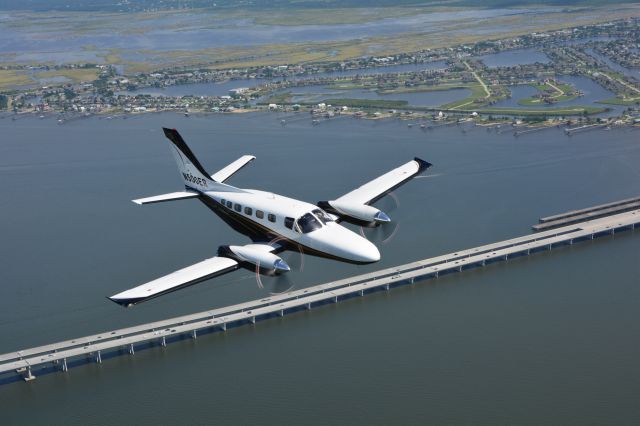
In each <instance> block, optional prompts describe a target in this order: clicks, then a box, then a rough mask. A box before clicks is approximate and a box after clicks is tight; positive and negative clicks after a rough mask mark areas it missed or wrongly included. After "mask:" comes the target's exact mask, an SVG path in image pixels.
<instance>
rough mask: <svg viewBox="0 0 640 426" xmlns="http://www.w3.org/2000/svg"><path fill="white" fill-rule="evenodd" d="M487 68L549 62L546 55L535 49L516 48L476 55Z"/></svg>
mask: <svg viewBox="0 0 640 426" xmlns="http://www.w3.org/2000/svg"><path fill="white" fill-rule="evenodd" d="M477 59H481V60H482V62H484V63H485V65H486V66H488V67H489V68H497V67H513V66H515V65H525V64H535V63H536V62H540V63H543V64H546V63H548V62H550V59H549V57H548V56H547V55H545V54H544V53H542V52H541V51H539V50H536V49H516V50H506V51H504V52H499V53H492V54H489V55H482V56H478V57H477Z"/></svg>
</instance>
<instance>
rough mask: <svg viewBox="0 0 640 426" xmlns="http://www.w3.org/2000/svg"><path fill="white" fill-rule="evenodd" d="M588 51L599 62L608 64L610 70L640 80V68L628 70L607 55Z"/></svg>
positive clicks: (591, 50)
mask: <svg viewBox="0 0 640 426" xmlns="http://www.w3.org/2000/svg"><path fill="white" fill-rule="evenodd" d="M586 51H587V53H588V54H589V55H591V56H593V57H594V58H596V59H597V60H599V61H601V62H604V63H605V64H607V66H608V67H609V68H611V69H612V70H614V71H618V72H619V73H621V74H622V75H625V76H627V77H635V78H637V79H640V68H626V67H623V66H622V65H620V64H618V63H616V62H614V61H612V60H611V59H609V58H608V57H607V56H606V55H603V54H601V53H598V52H596V51H595V50H593V49H586Z"/></svg>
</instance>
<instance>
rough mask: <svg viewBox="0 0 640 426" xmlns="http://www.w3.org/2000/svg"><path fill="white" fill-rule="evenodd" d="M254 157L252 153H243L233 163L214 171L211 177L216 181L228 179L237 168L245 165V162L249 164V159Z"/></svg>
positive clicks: (251, 159)
mask: <svg viewBox="0 0 640 426" xmlns="http://www.w3.org/2000/svg"><path fill="white" fill-rule="evenodd" d="M255 159H256V157H254V156H253V155H243V156H242V157H240V158H238V159H237V160H236V161H234V162H233V163H231V164H229V165H228V166H226V167H224V168H223V169H220V170H219V171H217V172H216V173H214V174H212V175H211V179H213V180H215V181H216V182H220V183H222V182H224V181H225V180H227V179H229V178H230V177H231V175H233V174H234V173H236V172H237V171H238V170H240V169H241V168H243V167H244V166H246V165H247V164H249V163H250V162H251V161H253V160H255Z"/></svg>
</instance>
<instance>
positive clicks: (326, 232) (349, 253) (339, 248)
mask: <svg viewBox="0 0 640 426" xmlns="http://www.w3.org/2000/svg"><path fill="white" fill-rule="evenodd" d="M310 235H311V236H313V240H311V241H309V243H311V244H312V247H313V248H315V249H317V250H319V251H322V252H323V253H326V254H329V255H332V256H335V257H339V258H341V259H345V260H348V261H351V262H359V263H372V262H377V261H378V260H380V252H379V251H378V247H376V246H375V245H374V244H373V243H371V241H369V240H367V239H366V238H363V237H362V236H360V235H358V234H356V233H355V232H353V231H351V230H349V229H347V228H345V227H344V226H342V225H339V224H337V223H332V224H330V225H328V226H325V227H324V228H322V230H318V231H317V232H313V233H311V234H310Z"/></svg>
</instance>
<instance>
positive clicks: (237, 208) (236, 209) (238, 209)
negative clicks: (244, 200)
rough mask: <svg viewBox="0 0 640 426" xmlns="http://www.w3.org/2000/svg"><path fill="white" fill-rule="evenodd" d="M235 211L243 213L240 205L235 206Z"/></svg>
mask: <svg viewBox="0 0 640 426" xmlns="http://www.w3.org/2000/svg"><path fill="white" fill-rule="evenodd" d="M233 209H234V210H235V211H237V212H240V211H242V206H241V205H240V204H234V206H233Z"/></svg>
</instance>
